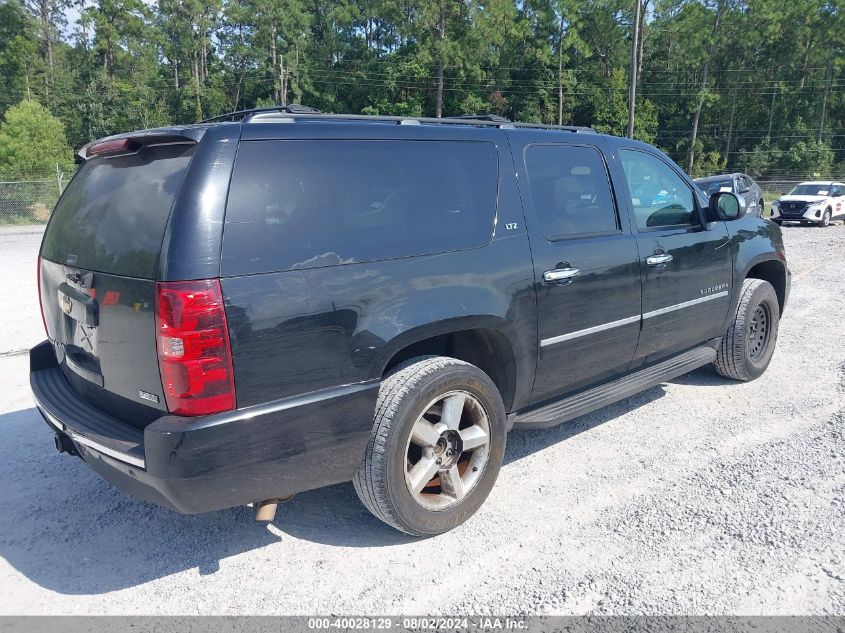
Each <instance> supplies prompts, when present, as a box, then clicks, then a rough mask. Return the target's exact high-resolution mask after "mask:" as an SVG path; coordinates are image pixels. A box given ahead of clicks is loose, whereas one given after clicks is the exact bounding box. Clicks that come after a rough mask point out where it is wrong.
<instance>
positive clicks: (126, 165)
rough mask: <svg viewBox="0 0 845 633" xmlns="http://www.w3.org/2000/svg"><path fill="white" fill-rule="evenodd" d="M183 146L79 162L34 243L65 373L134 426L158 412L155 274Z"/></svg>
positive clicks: (186, 151)
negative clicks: (37, 243)
mask: <svg viewBox="0 0 845 633" xmlns="http://www.w3.org/2000/svg"><path fill="white" fill-rule="evenodd" d="M193 147H194V145H187V144H168V145H161V146H144V147H141V148H140V149H138V150H137V151H136V152H134V153H132V154H129V155H119V156H109V157H107V156H100V157H96V158H92V159H89V160H88V161H87V162H86V163H85V164H84V165H83V166H82V167H81V168H80V170H79V172H78V173H77V175H76V176H75V177H74V178H73V180H72V181H71V183H70V184H69V185H68V188H67V190H66V191H65V193H64V195H63V196H62V197H61V199H60V200H59V202H58V204H57V205H56V209H55V211H54V212H53V216H52V218H51V220H50V223H49V225H48V226H47V230H46V232H45V235H44V241H43V244H42V247H41V260H40V271H39V282H40V294H41V304H42V307H43V310H44V318H45V322H46V326H47V331H48V335H49V338H50V340H51V342H52V343H53V346H54V349H55V350H56V357H57V360H58V361H59V364H60V365H61V367H62V369H63V372H64V374H65V376H66V377H67V379H68V381H69V382H70V383H71V385H72V386H73V388H74V389H75V390H76V391H77V392H78V393H79V394H80V395H81V396H82V397H83V398H84V399H85V400H87V401H88V402H90V403H91V404H92V405H94V406H96V407H98V408H100V409H103V410H105V411H107V412H110V413H111V414H113V415H116V416H119V417H121V418H123V419H127V420H132V421H133V422H135V423H137V424H138V425H139V426H143V425H145V424H146V423H147V422H149V421H151V420H152V419H154V418H155V417H157V416H158V415H160V413H159V412H160V411H162V410H165V409H166V406H165V400H164V396H163V393H162V386H161V378H160V375H159V368H158V359H157V354H156V336H155V312H154V310H155V278H156V270H157V264H158V258H159V253H160V251H161V247H162V241H163V239H164V234H165V231H166V227H167V223H168V218H169V216H170V212H171V207H172V206H173V202H174V199H175V197H176V194H177V192H178V190H179V187H180V185H181V183H182V181H183V179H184V177H185V173H186V171H187V169H188V165H189V163H190V160H191V156H192V154H193Z"/></svg>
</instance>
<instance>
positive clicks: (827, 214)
mask: <svg viewBox="0 0 845 633" xmlns="http://www.w3.org/2000/svg"><path fill="white" fill-rule="evenodd" d="M830 216H831V213H830V209H825V210H824V214H823V215H822V226H830Z"/></svg>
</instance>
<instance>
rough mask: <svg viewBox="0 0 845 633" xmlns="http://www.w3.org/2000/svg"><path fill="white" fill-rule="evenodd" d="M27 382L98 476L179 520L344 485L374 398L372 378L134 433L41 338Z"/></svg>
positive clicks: (170, 420)
mask: <svg viewBox="0 0 845 633" xmlns="http://www.w3.org/2000/svg"><path fill="white" fill-rule="evenodd" d="M30 386H31V387H32V392H33V396H34V398H35V403H36V406H37V408H38V410H39V411H40V412H41V415H42V417H43V418H44V420H45V421H46V422H47V424H48V425H49V426H50V427H51V428H52V429H53V430H54V431H55V432H56V433H57V434H59V435H60V436H64V437H66V438H68V439H69V440H70V441H71V442H72V443H73V447H74V449H75V451H76V452H77V453H78V454H79V456H80V457H81V458H82V459H83V460H84V461H85V462H86V463H87V464H88V465H89V466H90V467H91V468H92V469H93V470H95V471H96V472H97V473H98V474H100V475H101V476H102V477H103V478H104V479H106V480H107V481H109V482H111V483H112V484H114V485H116V486H117V487H119V488H121V489H123V490H125V491H126V492H128V493H130V494H132V495H135V496H137V497H140V498H142V499H145V500H147V501H151V502H153V503H157V504H159V505H162V506H165V507H168V508H171V509H173V510H176V511H179V512H183V513H187V514H194V513H198V512H208V511H211V510H219V509H222V508H227V507H232V506H236V505H243V504H246V503H250V502H253V501H261V500H264V499H272V498H277V497H286V496H289V495H291V494H294V493H296V492H302V491H305V490H311V489H314V488H320V487H322V486H328V485H331V484H335V483H341V482H345V481H349V480H350V479H352V476H353V474H354V472H355V470H356V468H357V467H358V464H359V462H360V460H361V457H362V456H363V454H364V449H365V446H366V444H367V441H368V440H369V436H370V431H371V429H372V417H373V412H374V410H375V403H376V397H377V395H378V382H368V383H360V384H355V385H344V386H341V387H335V388H331V389H325V390H322V391H316V392H313V393H309V394H304V395H301V396H295V397H291V398H285V399H282V400H276V401H273V402H269V403H265V404H262V405H257V406H254V407H248V408H244V409H239V410H236V411H232V412H229V413H223V414H216V415H210V416H203V417H196V418H184V417H177V416H170V415H166V416H163V417H161V418H159V419H157V420H156V421H154V422H153V423H152V424H150V425H148V426H147V427H146V428H145V429H144V430H143V431H140V430H138V429H136V428H134V427H132V426H130V425H128V424H126V423H125V422H122V421H120V420H118V419H116V418H113V417H111V416H108V415H106V414H104V413H103V412H101V411H99V410H97V409H95V408H93V407H91V406H90V405H88V404H87V403H86V402H84V401H83V400H81V399H80V398H79V397H78V396H77V395H76V392H74V391H73V389H72V388H71V387H70V385H69V384H68V383H67V381H66V380H65V378H64V376H63V374H62V372H61V369H60V368H59V367H58V366H57V364H56V359H55V355H54V354H53V350H52V347H51V346H50V344H49V343H48V342H46V341H45V342H44V343H41V344H40V345H38V346H36V347H34V348H33V349H32V350H31V351H30Z"/></svg>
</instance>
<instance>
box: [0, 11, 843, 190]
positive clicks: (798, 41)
mask: <svg viewBox="0 0 845 633" xmlns="http://www.w3.org/2000/svg"><path fill="white" fill-rule="evenodd" d="M637 3H639V7H637ZM635 16H638V23H637V24H634V21H635ZM635 30H636V31H637V33H638V37H637V38H636V48H635V49H634V50H632V48H633V47H632V40H633V39H634V37H633V36H634V31H635ZM843 47H845V18H843V14H842V11H841V10H840V8H839V6H838V5H837V3H836V2H835V1H833V0H587V1H582V0H181V1H180V0H156V1H155V2H151V1H149V0H147V1H145V0H26V1H21V0H0V82H2V86H3V89H2V90H0V113H3V114H4V121H3V122H2V123H0V172H4V171H5V172H9V171H13V170H14V169H15V168H16V167H17V168H21V165H22V164H23V163H26V164H27V165H29V166H31V167H32V168H35V166H37V164H38V162H39V161H41V162H45V161H47V160H50V161H53V160H54V159H56V162H58V159H59V158H61V160H66V159H67V157H68V156H69V155H70V150H69V149H68V148H69V147H74V148H78V147H80V146H81V145H83V144H85V143H87V142H88V141H90V140H93V139H95V138H99V137H102V136H105V135H108V134H113V133H117V132H122V131H126V130H133V129H139V128H147V127H155V126H162V125H169V124H173V123H189V122H193V121H197V120H200V119H202V118H204V117H209V116H213V115H217V114H220V113H223V112H227V111H232V110H238V109H243V108H250V107H255V106H262V105H272V104H274V103H280V102H286V103H303V104H307V105H310V106H313V107H316V108H319V109H320V110H323V111H325V112H346V113H364V114H392V115H407V116H448V115H457V114H477V113H492V114H498V115H502V116H505V117H508V118H511V119H515V120H521V121H529V122H542V123H557V124H574V125H588V126H592V127H593V128H595V129H597V130H599V131H602V132H609V133H612V134H618V135H624V134H625V133H626V130H627V123H628V103H629V88H631V85H630V83H631V82H630V78H631V77H635V78H636V79H635V85H634V86H633V87H634V89H635V92H636V101H635V104H636V110H635V112H636V114H635V119H634V136H635V137H636V138H639V139H641V140H644V141H647V142H650V143H654V144H656V145H657V146H659V147H660V148H661V149H663V150H664V151H666V152H667V153H668V154H670V155H671V156H672V157H673V158H675V159H676V160H677V161H678V162H679V163H680V164H681V165H682V166H684V167H685V168H687V169H688V170H689V171H691V172H692V173H694V174H703V173H712V172H719V171H723V170H727V169H731V170H733V169H736V170H743V171H747V172H749V173H751V174H752V175H754V176H755V177H766V176H769V177H773V176H774V175H776V174H777V173H779V172H782V171H792V172H801V173H804V174H808V175H809V174H812V173H818V174H822V173H825V174H827V173H830V172H832V171H842V170H843V168H845V143H843V138H845V79H843V75H842V70H843V66H845V55H843ZM632 54H633V55H632ZM632 57H633V59H632ZM56 120H57V121H58V122H59V125H56ZM42 129H43V131H40V132H39V130H42ZM22 130H23V131H22ZM35 133H38V134H40V135H41V136H42V137H47V136H49V137H50V138H49V139H45V142H46V143H48V144H49V146H50V147H51V150H50V151H49V152H45V151H42V150H37V151H36V150H32V148H30V152H29V153H30V154H33V155H32V156H29V155H27V150H26V148H25V147H23V148H21V147H18V146H20V145H22V144H23V145H24V146H26V143H25V142H24V143H22V142H21V138H24V139H26V138H28V137H29V135H31V134H35ZM57 135H58V136H57ZM4 139H6V140H5V141H4ZM9 139H12V141H14V143H12V144H14V145H15V147H18V149H16V150H14V149H9V148H10V147H11V145H10V143H11V142H12V141H9ZM54 154H55V155H54Z"/></svg>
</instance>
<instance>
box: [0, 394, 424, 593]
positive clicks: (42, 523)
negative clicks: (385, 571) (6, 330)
mask: <svg viewBox="0 0 845 633" xmlns="http://www.w3.org/2000/svg"><path fill="white" fill-rule="evenodd" d="M0 433H2V434H3V437H4V441H3V442H0V482H2V483H3V485H2V487H0V508H2V512H0V557H2V558H3V559H5V560H6V561H7V562H8V563H9V565H11V566H12V567H14V568H15V569H16V570H18V571H19V572H20V573H21V574H23V575H24V576H26V577H27V578H28V579H29V580H31V581H32V582H34V583H37V584H38V585H41V586H42V587H45V588H47V589H50V590H52V591H57V592H59V593H62V594H71V595H77V594H80V595H85V594H98V593H105V592H109V591H116V590H120V589H126V588H128V587H133V586H136V585H139V584H142V583H145V582H149V581H151V580H155V579H157V578H162V577H166V576H169V575H172V574H175V573H178V572H181V571H186V570H190V569H198V570H199V573H200V575H207V574H213V573H215V572H216V571H217V570H218V569H219V566H220V561H221V560H223V559H226V558H229V557H231V556H236V555H238V554H242V553H245V552H249V551H252V550H256V549H259V548H263V547H266V546H269V545H273V544H275V543H279V542H284V541H285V539H289V538H290V537H291V536H295V537H298V538H305V539H308V540H313V541H316V542H323V543H330V544H333V545H347V546H357V547H376V546H384V545H399V544H402V543H408V542H412V541H413V539H412V538H411V537H408V536H405V535H403V534H401V533H399V532H396V531H395V530H392V529H391V528H389V527H388V526H386V525H385V524H383V523H382V522H381V521H379V520H378V519H376V518H375V517H373V516H372V515H370V514H369V513H368V512H367V511H366V510H365V509H364V508H363V507H362V506H361V504H360V502H359V501H358V498H357V497H356V496H355V492H354V490H353V489H352V485H351V484H344V485H339V486H331V487H329V488H324V489H322V490H315V491H311V492H307V493H303V494H301V495H298V496H297V497H295V498H294V499H293V501H291V502H290V503H288V504H285V505H283V506H280V508H279V513H278V515H277V519H276V527H273V528H269V529H268V527H267V526H266V525H262V524H258V523H255V521H254V520H253V512H252V509H251V508H247V507H239V508H231V509H229V510H222V511H220V512H211V513H208V514H201V515H193V516H185V515H181V514H178V513H176V512H172V511H170V510H167V509H164V508H160V507H158V506H155V505H153V504H150V503H146V502H144V501H140V500H137V499H134V498H133V497H130V496H129V495H127V494H125V493H124V492H121V491H120V490H118V489H117V488H114V487H113V486H111V485H110V484H108V483H106V482H105V481H104V480H102V479H101V478H100V477H99V476H97V475H96V474H95V473H94V472H93V471H91V470H90V469H89V468H88V467H87V466H86V465H85V464H84V463H83V462H82V461H81V460H79V459H76V458H71V457H68V456H67V455H59V454H58V453H57V452H56V450H55V449H54V448H53V439H52V436H51V433H50V431H49V429H48V428H47V426H46V425H45V424H44V422H43V421H42V420H41V417H40V416H39V414H38V412H37V411H36V410H35V409H34V408H30V409H25V410H22V411H15V412H12V413H6V414H2V415H0ZM272 557H273V554H272V553H268V559H269V558H272Z"/></svg>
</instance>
